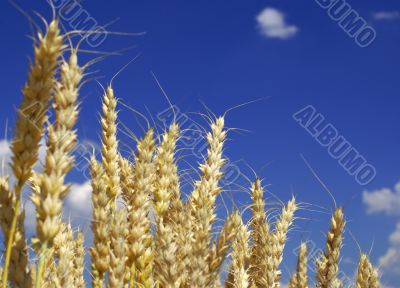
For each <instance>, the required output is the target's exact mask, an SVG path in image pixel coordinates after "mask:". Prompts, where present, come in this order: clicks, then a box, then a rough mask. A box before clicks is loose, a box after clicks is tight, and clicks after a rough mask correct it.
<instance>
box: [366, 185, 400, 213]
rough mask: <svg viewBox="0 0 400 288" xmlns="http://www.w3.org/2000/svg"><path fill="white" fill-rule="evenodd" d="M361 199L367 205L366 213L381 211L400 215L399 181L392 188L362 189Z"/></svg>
mask: <svg viewBox="0 0 400 288" xmlns="http://www.w3.org/2000/svg"><path fill="white" fill-rule="evenodd" d="M362 199H363V202H364V203H365V204H366V205H367V212H368V213H379V212H383V213H386V214H388V215H400V182H399V183H397V184H396V186H395V187H394V188H393V189H390V188H382V189H379V190H375V191H371V192H369V191H364V192H363V195H362Z"/></svg>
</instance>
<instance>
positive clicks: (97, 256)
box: [89, 156, 111, 288]
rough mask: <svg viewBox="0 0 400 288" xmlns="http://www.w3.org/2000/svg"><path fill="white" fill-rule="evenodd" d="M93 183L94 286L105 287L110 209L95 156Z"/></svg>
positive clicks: (93, 161) (91, 162)
mask: <svg viewBox="0 0 400 288" xmlns="http://www.w3.org/2000/svg"><path fill="white" fill-rule="evenodd" d="M90 172H91V178H92V180H91V182H92V191H93V192H92V225H91V228H92V232H93V246H92V247H91V248H90V250H89V253H90V256H91V258H92V275H93V279H92V286H93V287H94V288H99V287H101V288H102V287H103V283H104V276H105V274H106V272H107V271H108V269H109V265H110V255H109V240H108V239H109V219H110V218H111V213H110V209H109V201H110V199H109V198H108V194H107V191H106V188H105V179H104V178H105V177H103V176H104V169H103V166H102V165H101V164H99V163H98V162H97V161H96V159H95V158H94V156H93V157H92V158H91V160H90Z"/></svg>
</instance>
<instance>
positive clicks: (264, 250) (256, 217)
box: [249, 178, 273, 287]
mask: <svg viewBox="0 0 400 288" xmlns="http://www.w3.org/2000/svg"><path fill="white" fill-rule="evenodd" d="M263 196H264V190H263V187H262V185H261V181H260V179H258V178H257V179H256V181H255V182H254V183H253V184H252V187H251V198H252V205H251V210H252V214H253V215H252V218H251V228H252V231H251V237H252V240H253V245H252V247H251V257H250V268H249V269H250V270H249V273H250V281H251V284H252V285H255V286H257V287H258V286H260V287H262V285H264V284H263V281H264V282H265V280H263V279H264V278H265V277H267V273H271V272H272V270H273V268H272V267H267V266H266V265H267V264H268V265H270V266H271V265H272V261H268V260H269V259H270V258H271V255H272V251H271V249H272V248H271V245H270V244H269V241H270V238H271V235H270V234H271V232H270V227H269V224H268V222H267V215H266V207H265V201H264V199H263ZM266 263H267V264H266ZM264 266H265V267H264ZM270 278H272V275H270Z"/></svg>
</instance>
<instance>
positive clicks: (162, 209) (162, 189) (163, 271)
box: [154, 123, 181, 288]
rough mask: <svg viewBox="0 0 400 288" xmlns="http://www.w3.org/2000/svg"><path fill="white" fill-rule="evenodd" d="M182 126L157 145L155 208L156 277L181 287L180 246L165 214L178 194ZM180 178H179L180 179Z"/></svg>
mask: <svg viewBox="0 0 400 288" xmlns="http://www.w3.org/2000/svg"><path fill="white" fill-rule="evenodd" d="M178 136H179V127H178V125H176V124H175V123H174V124H172V125H171V126H170V128H169V131H168V132H166V133H164V135H163V139H162V142H161V144H160V146H158V148H157V153H156V158H155V161H154V162H155V166H156V173H157V178H156V180H155V184H154V186H155V187H154V211H155V213H156V216H157V220H156V221H157V222H156V224H157V228H156V236H155V237H156V241H155V251H156V256H155V278H156V280H158V282H159V283H160V285H161V286H162V287H168V288H173V287H177V288H178V287H179V285H180V281H181V280H180V277H181V275H180V274H179V271H178V264H177V257H176V256H177V255H176V254H177V251H178V245H177V242H176V239H175V238H174V235H173V228H172V226H171V225H168V224H172V223H171V222H170V221H168V219H167V218H166V217H165V214H167V213H168V210H169V208H170V202H171V198H172V197H179V196H178V195H177V192H176V191H177V189H179V188H178V187H177V183H176V182H177V179H176V175H177V171H176V170H177V167H176V163H175V159H174V156H175V149H176V141H177V138H178ZM178 181H179V180H178Z"/></svg>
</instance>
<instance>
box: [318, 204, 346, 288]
mask: <svg viewBox="0 0 400 288" xmlns="http://www.w3.org/2000/svg"><path fill="white" fill-rule="evenodd" d="M344 227H345V220H344V214H343V210H342V208H337V209H336V210H335V213H334V214H333V216H332V220H331V228H330V230H329V232H328V237H327V241H326V252H325V253H324V254H323V255H321V257H320V258H319V259H318V260H317V287H318V288H332V287H334V286H335V287H336V285H338V279H337V273H338V270H339V268H338V265H339V263H338V262H339V256H340V249H341V248H342V243H343V232H344Z"/></svg>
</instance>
